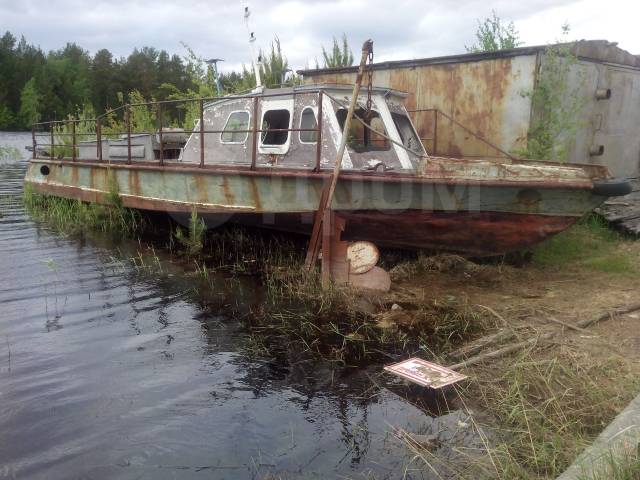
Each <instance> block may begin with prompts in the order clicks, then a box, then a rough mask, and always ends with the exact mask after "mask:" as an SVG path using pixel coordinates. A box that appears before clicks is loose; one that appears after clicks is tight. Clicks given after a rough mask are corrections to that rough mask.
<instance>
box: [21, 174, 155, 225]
mask: <svg viewBox="0 0 640 480" xmlns="http://www.w3.org/2000/svg"><path fill="white" fill-rule="evenodd" d="M117 188H118V184H117V183H116V182H115V180H110V185H109V192H108V194H107V203H106V204H97V203H85V202H82V201H81V200H76V199H69V198H62V197H55V196H51V195H43V194H39V193H36V192H34V190H33V188H32V187H31V185H29V184H26V185H25V187H24V195H23V201H24V205H25V207H26V208H27V212H29V214H30V215H32V216H33V217H34V218H36V219H41V220H46V221H48V222H50V223H51V224H52V225H53V226H54V227H55V228H56V229H58V230H60V231H63V232H66V233H80V232H86V231H89V230H97V231H102V232H113V233H120V234H124V235H131V234H133V233H134V232H135V231H137V230H138V229H139V228H140V227H141V225H142V218H141V216H140V214H139V213H138V212H137V211H136V210H133V209H130V208H126V207H124V206H123V205H122V199H121V198H120V195H119V194H118V190H117Z"/></svg>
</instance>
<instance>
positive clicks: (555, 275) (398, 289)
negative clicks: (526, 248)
mask: <svg viewBox="0 0 640 480" xmlns="http://www.w3.org/2000/svg"><path fill="white" fill-rule="evenodd" d="M639 247H640V245H639ZM639 250H640V248H639ZM447 298H450V299H452V298H455V299H457V300H462V301H466V302H468V303H469V304H470V305H474V306H486V307H489V308H490V309H491V310H494V311H495V312H496V313H497V314H499V316H500V318H497V319H496V320H497V323H498V325H500V324H502V322H503V321H504V322H506V323H507V324H508V326H510V327H512V328H513V327H522V328H525V327H526V328H528V329H531V330H532V331H533V332H545V331H548V329H555V330H558V331H559V332H560V334H559V335H558V337H556V338H554V341H565V342H570V343H571V344H572V345H574V346H579V347H580V348H581V349H584V350H587V351H589V352H592V354H593V355H596V356H599V357H600V356H601V357H603V358H604V357H607V358H608V357H611V356H612V355H613V356H616V357H620V358H624V359H625V360H626V361H628V362H629V365H630V366H632V367H633V369H634V371H636V372H638V373H639V374H640V310H638V311H636V312H632V313H629V314H626V315H620V316H614V317H613V318H610V319H607V320H604V321H601V322H599V323H597V324H596V325H594V326H592V327H589V328H588V329H586V331H584V332H579V331H575V330H571V329H569V328H567V327H564V326H562V325H560V324H558V323H556V322H554V321H553V320H550V319H551V318H553V319H556V320H559V321H562V322H565V323H568V324H572V325H575V324H576V323H577V322H579V321H581V320H583V319H588V318H594V317H598V316H599V315H601V314H604V313H606V312H609V311H613V310H615V309H617V308H620V307H625V306H628V305H631V304H635V303H640V278H637V277H635V276H629V275H619V274H611V273H605V272H598V271H586V270H584V269H580V268H562V269H560V268H557V269H554V268H548V267H539V266H536V265H525V266H524V267H522V268H515V267H512V266H504V265H502V266H497V265H475V264H472V263H469V264H462V266H460V267H459V268H453V269H452V270H449V271H437V270H436V271H430V272H424V273H423V274H421V275H420V276H419V277H418V278H416V277H414V278H411V279H410V280H402V281H400V282H397V283H396V284H395V285H394V288H393V290H392V292H390V294H389V299H390V301H391V300H393V301H395V302H398V303H399V304H402V303H404V302H408V303H414V302H420V303H425V302H430V301H438V300H442V299H447ZM534 335H535V333H534Z"/></svg>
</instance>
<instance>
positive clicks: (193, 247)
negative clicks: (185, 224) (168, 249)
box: [175, 209, 207, 257]
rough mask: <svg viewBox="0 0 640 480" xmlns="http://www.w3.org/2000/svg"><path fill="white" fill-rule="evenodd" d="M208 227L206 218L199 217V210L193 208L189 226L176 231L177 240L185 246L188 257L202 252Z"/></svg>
mask: <svg viewBox="0 0 640 480" xmlns="http://www.w3.org/2000/svg"><path fill="white" fill-rule="evenodd" d="M206 231H207V227H206V225H205V223H204V220H203V219H201V218H200V217H198V212H197V211H196V210H195V209H193V210H192V211H191V216H190V217H189V228H188V230H187V231H186V233H185V231H184V229H182V228H180V227H178V228H177V229H176V232H175V236H176V240H177V241H178V243H180V245H182V247H183V248H184V252H185V253H186V255H187V256H188V257H195V256H197V255H199V254H200V252H202V248H203V245H204V235H205V232H206Z"/></svg>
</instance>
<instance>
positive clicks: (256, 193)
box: [249, 178, 262, 211]
mask: <svg viewBox="0 0 640 480" xmlns="http://www.w3.org/2000/svg"><path fill="white" fill-rule="evenodd" d="M249 185H250V187H251V194H252V195H253V204H254V205H255V206H256V210H258V211H262V200H261V199H260V192H259V191H258V185H256V179H255V178H252V179H251V181H250V182H249Z"/></svg>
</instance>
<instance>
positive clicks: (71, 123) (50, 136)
mask: <svg viewBox="0 0 640 480" xmlns="http://www.w3.org/2000/svg"><path fill="white" fill-rule="evenodd" d="M310 94H316V95H317V98H318V113H317V118H316V127H315V128H266V129H265V128H258V113H259V111H260V110H259V109H260V106H261V102H262V100H263V99H264V98H273V97H283V96H293V98H294V101H295V97H296V96H297V95H310ZM323 95H324V92H323V90H321V89H305V90H302V91H299V92H296V91H295V90H294V91H293V92H292V91H287V92H276V93H267V94H264V93H263V94H242V95H230V96H226V97H202V98H187V99H177V100H162V101H156V102H143V103H128V104H125V105H121V106H119V107H117V108H115V109H113V110H109V111H107V112H105V113H104V114H102V115H99V116H97V117H95V118H90V119H84V118H70V119H67V120H53V121H47V122H36V123H34V124H33V125H32V128H31V136H32V144H33V158H34V159H36V158H39V157H38V146H39V145H41V146H43V147H45V148H49V158H52V159H53V158H55V157H56V150H58V151H60V152H61V157H59V158H60V159H62V160H69V159H70V160H71V161H73V162H75V161H77V160H78V152H77V149H78V137H83V138H85V139H86V137H90V140H91V141H93V140H94V139H95V141H96V159H95V160H93V159H88V160H90V161H97V162H100V163H102V162H104V159H103V154H102V142H103V139H104V138H105V137H106V138H109V137H110V136H111V137H113V136H115V137H118V136H120V139H121V140H122V136H125V135H126V140H127V157H126V163H127V164H131V163H132V155H131V145H132V144H131V136H132V134H135V135H139V134H148V135H158V143H159V152H158V158H157V161H158V163H157V164H158V165H160V166H163V165H164V164H165V153H166V152H165V151H166V148H165V144H164V141H163V140H164V138H163V133H166V132H167V131H166V130H165V128H166V127H165V126H164V123H165V118H164V117H165V112H166V110H167V109H168V107H174V108H176V109H177V108H179V106H180V105H182V106H183V107H184V106H185V105H188V104H189V103H197V104H198V127H199V128H197V129H191V130H187V129H184V130H181V132H182V133H184V134H186V135H192V134H194V133H197V134H199V136H200V162H199V166H200V167H201V168H202V167H204V166H205V148H204V147H205V141H204V139H205V135H207V134H223V133H225V132H227V133H229V132H232V133H246V134H249V133H250V134H252V145H251V167H250V168H251V169H252V170H255V169H256V163H257V157H258V135H261V134H263V133H271V132H273V133H275V132H315V133H316V152H315V164H314V166H313V169H312V171H313V172H319V171H320V161H321V156H322V133H323V132H322V130H323V121H322V116H323V115H322V103H323ZM242 99H252V100H253V102H252V103H253V105H252V117H253V118H252V126H251V129H245V130H235V129H234V130H230V129H223V130H207V129H205V125H204V111H205V109H206V108H207V106H208V105H207V103H210V102H222V101H233V100H242ZM136 107H145V108H152V109H155V112H156V123H157V125H158V128H157V130H156V131H153V132H150V131H136V132H132V124H131V111H132V109H134V108H136ZM120 112H122V115H123V120H124V126H125V131H124V132H119V131H110V132H109V133H108V134H107V135H104V133H103V127H104V122H105V120H106V119H108V118H109V117H110V116H114V115H118V114H119V113H120ZM292 113H293V112H292ZM82 123H84V124H89V125H91V130H93V131H91V132H88V133H78V132H77V130H78V128H77V126H78V125H79V124H82ZM194 127H195V125H194ZM56 130H57V131H56ZM69 130H70V131H69ZM42 136H46V137H47V141H46V142H38V138H39V137H42ZM67 137H71V142H70V144H69V143H66V142H64V141H63V142H62V143H60V142H57V143H56V138H58V139H60V138H62V139H63V140H64V138H67ZM68 149H70V150H71V155H70V156H66V155H65V153H67V152H68ZM43 150H44V149H43ZM109 162H110V160H109Z"/></svg>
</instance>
